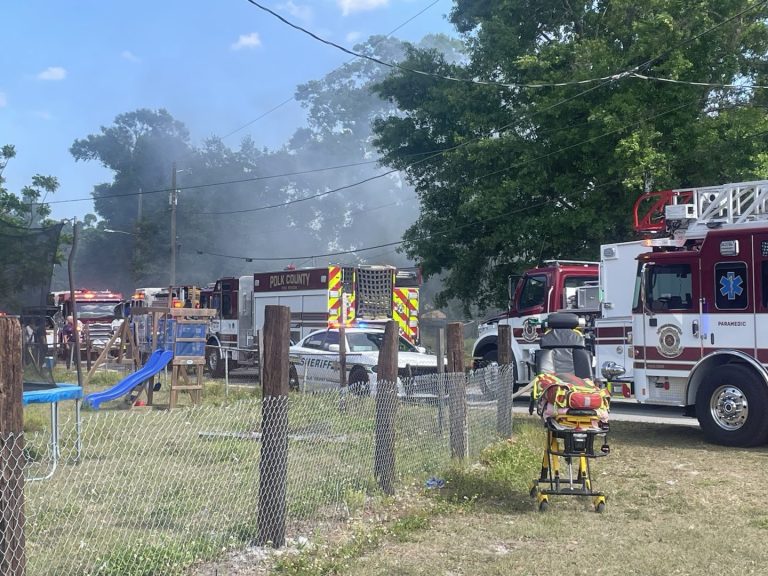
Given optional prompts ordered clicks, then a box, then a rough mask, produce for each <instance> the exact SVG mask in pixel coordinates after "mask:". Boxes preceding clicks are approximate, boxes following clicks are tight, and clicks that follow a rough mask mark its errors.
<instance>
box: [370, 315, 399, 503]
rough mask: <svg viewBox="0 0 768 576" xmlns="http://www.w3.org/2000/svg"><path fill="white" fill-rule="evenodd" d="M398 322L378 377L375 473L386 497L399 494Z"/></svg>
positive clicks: (388, 336)
mask: <svg viewBox="0 0 768 576" xmlns="http://www.w3.org/2000/svg"><path fill="white" fill-rule="evenodd" d="M398 338H399V332H398V329H397V324H396V323H395V321H394V320H389V321H388V322H387V324H386V326H385V328H384V341H383V342H382V346H381V350H379V366H378V369H377V373H376V376H377V378H376V426H375V430H376V432H375V433H376V438H375V446H374V462H373V473H374V476H375V477H376V480H377V481H378V483H379V487H380V488H381V489H382V491H383V492H384V493H385V494H390V495H391V494H394V493H395V417H396V415H397V343H398Z"/></svg>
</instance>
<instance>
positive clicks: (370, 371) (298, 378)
mask: <svg viewBox="0 0 768 576" xmlns="http://www.w3.org/2000/svg"><path fill="white" fill-rule="evenodd" d="M345 335H346V351H347V358H346V362H347V382H348V385H349V391H350V392H351V393H353V394H357V395H368V394H375V393H376V378H377V369H378V363H379V350H380V348H381V345H382V342H383V341H384V330H381V329H375V328H347V329H346V330H345ZM340 346H341V343H340V342H339V330H338V329H337V328H329V329H327V330H318V331H317V332H313V333H311V334H309V335H308V336H306V337H305V338H303V339H302V340H300V341H299V342H298V344H296V345H295V346H291V348H290V360H291V368H290V387H291V389H293V390H301V391H314V390H328V389H338V387H339V349H340V348H339V347H340ZM397 367H398V393H399V394H400V395H403V394H405V393H406V390H407V388H408V385H407V384H408V383H409V382H412V381H413V379H415V378H418V376H419V375H423V374H434V373H435V372H437V356H433V355H431V354H427V353H426V352H425V350H424V349H423V348H420V347H417V346H414V345H413V344H411V343H410V342H408V340H406V339H405V338H403V337H402V336H400V340H399V346H398V355H397Z"/></svg>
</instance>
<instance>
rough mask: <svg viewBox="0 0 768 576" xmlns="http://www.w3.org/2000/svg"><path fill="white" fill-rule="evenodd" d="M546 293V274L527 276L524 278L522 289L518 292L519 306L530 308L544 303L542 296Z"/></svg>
mask: <svg viewBox="0 0 768 576" xmlns="http://www.w3.org/2000/svg"><path fill="white" fill-rule="evenodd" d="M546 295H547V277H546V276H543V275H542V276H528V277H526V279H525V284H524V285H523V290H522V292H520V304H519V308H520V309H521V310H522V309H525V308H532V307H533V306H541V305H543V304H544V298H545V297H546Z"/></svg>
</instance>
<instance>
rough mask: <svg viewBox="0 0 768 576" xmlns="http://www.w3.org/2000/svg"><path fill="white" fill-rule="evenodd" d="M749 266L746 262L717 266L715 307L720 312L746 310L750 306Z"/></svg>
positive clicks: (721, 263) (725, 263)
mask: <svg viewBox="0 0 768 576" xmlns="http://www.w3.org/2000/svg"><path fill="white" fill-rule="evenodd" d="M748 286H749V283H748V278H747V265H746V264H745V263H744V262H720V263H719V264H715V306H717V309H718V310H744V309H746V308H747V305H748V304H749V289H748Z"/></svg>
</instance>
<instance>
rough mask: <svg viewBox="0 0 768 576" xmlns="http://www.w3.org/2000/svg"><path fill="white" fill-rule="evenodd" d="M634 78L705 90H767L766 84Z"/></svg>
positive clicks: (654, 77) (649, 77) (640, 75)
mask: <svg viewBox="0 0 768 576" xmlns="http://www.w3.org/2000/svg"><path fill="white" fill-rule="evenodd" d="M630 76H632V77H633V78H639V79H640V80H652V81H654V82H667V83H669V84H683V85H686V86H703V87H705V88H738V89H753V88H754V89H766V88H768V86H766V85H764V84H718V83H717V82H694V81H692V80H676V79H674V78H660V77H658V76H647V75H645V74H637V73H633V74H630Z"/></svg>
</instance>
